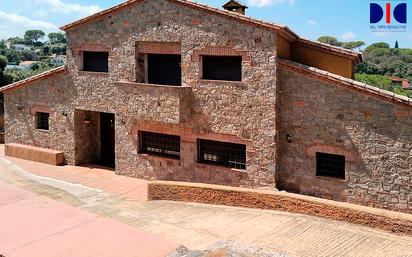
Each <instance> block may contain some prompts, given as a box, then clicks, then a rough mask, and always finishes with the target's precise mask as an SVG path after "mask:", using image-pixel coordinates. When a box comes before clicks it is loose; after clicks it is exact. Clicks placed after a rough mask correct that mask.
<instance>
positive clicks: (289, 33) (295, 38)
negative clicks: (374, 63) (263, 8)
mask: <svg viewBox="0 0 412 257" xmlns="http://www.w3.org/2000/svg"><path fill="white" fill-rule="evenodd" d="M142 1H143V0H128V1H126V2H124V3H121V4H119V5H116V6H114V7H111V8H109V9H106V10H103V11H101V12H98V13H96V14H93V15H91V16H89V17H86V18H83V19H80V20H78V21H75V22H72V23H70V24H67V25H65V26H63V27H61V29H62V30H64V31H70V30H72V29H75V28H77V27H79V26H83V25H85V24H89V23H91V22H94V21H96V20H99V19H101V18H103V17H104V16H106V15H110V14H112V13H115V12H119V11H121V10H124V9H126V8H129V7H131V6H133V5H135V4H138V3H140V2H142ZM167 1H170V2H173V3H176V4H180V5H183V6H187V7H190V8H194V9H197V10H201V11H205V12H209V13H214V14H216V15H221V16H224V17H226V18H230V19H235V20H237V21H239V22H244V23H246V24H249V25H253V26H258V27H260V28H264V29H268V30H273V31H275V33H277V34H279V35H281V36H282V37H284V38H286V39H287V40H289V41H291V42H297V43H299V44H303V45H306V46H309V47H312V48H316V49H318V50H321V51H326V52H329V53H331V54H335V55H340V56H344V57H347V58H351V59H352V60H353V61H354V63H359V62H361V61H362V54H360V53H358V52H355V51H352V50H348V49H344V48H340V47H335V46H331V45H328V44H323V43H319V42H313V41H310V40H308V39H303V38H301V37H299V35H297V34H296V33H295V32H294V31H293V30H291V29H290V28H289V27H287V26H284V25H279V24H275V23H269V22H265V21H263V20H257V19H253V18H251V17H247V16H245V15H242V14H239V13H235V12H231V11H227V10H220V9H217V8H214V7H210V6H208V5H203V4H200V3H195V2H192V1H189V0H167Z"/></svg>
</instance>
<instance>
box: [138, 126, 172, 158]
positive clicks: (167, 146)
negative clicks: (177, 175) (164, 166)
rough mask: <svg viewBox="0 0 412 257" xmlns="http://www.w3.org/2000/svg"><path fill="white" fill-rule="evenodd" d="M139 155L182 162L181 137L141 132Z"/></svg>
mask: <svg viewBox="0 0 412 257" xmlns="http://www.w3.org/2000/svg"><path fill="white" fill-rule="evenodd" d="M139 153H140V154H148V155H155V156H161V157H166V158H172V159H178V160H180V136H176V135H169V134H162V133H157V132H150V131H139Z"/></svg>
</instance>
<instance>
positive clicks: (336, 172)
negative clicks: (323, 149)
mask: <svg viewBox="0 0 412 257" xmlns="http://www.w3.org/2000/svg"><path fill="white" fill-rule="evenodd" d="M316 176H326V177H334V178H342V179H344V178H345V156H343V155H336V154H328V153H319V152H318V153H316Z"/></svg>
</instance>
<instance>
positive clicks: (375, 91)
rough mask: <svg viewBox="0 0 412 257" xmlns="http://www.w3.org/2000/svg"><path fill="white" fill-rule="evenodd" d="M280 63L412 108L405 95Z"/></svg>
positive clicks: (298, 65) (312, 75) (290, 62)
mask: <svg viewBox="0 0 412 257" xmlns="http://www.w3.org/2000/svg"><path fill="white" fill-rule="evenodd" d="M278 63H279V65H280V66H282V67H284V68H286V69H289V70H292V71H295V72H299V73H302V74H305V75H308V76H311V77H314V78H317V79H321V80H325V81H328V82H332V83H335V84H339V85H344V86H348V87H350V88H352V89H356V90H359V91H362V92H364V93H368V94H372V95H375V96H379V97H381V98H383V99H385V100H389V101H391V102H395V103H398V104H405V105H408V106H410V107H412V99H411V98H408V97H406V96H403V95H398V94H395V93H393V92H390V91H387V90H383V89H380V88H378V87H374V86H371V85H368V84H365V83H362V82H359V81H356V80H353V79H349V78H345V77H342V76H339V75H336V74H332V73H329V72H326V71H324V70H320V69H317V68H313V67H310V66H307V65H304V64H300V63H296V62H293V61H290V60H285V59H282V58H278Z"/></svg>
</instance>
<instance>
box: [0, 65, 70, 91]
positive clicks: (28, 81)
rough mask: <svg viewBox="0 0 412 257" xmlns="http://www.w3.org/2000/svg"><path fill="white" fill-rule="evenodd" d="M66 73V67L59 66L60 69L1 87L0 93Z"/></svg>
mask: <svg viewBox="0 0 412 257" xmlns="http://www.w3.org/2000/svg"><path fill="white" fill-rule="evenodd" d="M66 71H67V67H66V66H61V67H58V68H55V69H52V70H49V71H46V72H43V73H40V74H38V75H35V76H32V77H30V78H27V79H23V80H20V81H18V82H15V83H13V84H10V85H8V86H5V87H2V88H0V92H7V91H9V90H12V89H15V88H18V87H22V86H26V85H30V84H32V83H34V82H38V81H42V80H45V79H48V78H50V77H53V76H55V75H58V74H60V73H64V72H66Z"/></svg>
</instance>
